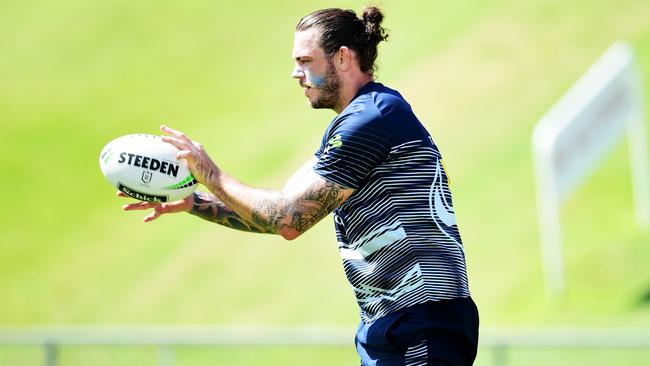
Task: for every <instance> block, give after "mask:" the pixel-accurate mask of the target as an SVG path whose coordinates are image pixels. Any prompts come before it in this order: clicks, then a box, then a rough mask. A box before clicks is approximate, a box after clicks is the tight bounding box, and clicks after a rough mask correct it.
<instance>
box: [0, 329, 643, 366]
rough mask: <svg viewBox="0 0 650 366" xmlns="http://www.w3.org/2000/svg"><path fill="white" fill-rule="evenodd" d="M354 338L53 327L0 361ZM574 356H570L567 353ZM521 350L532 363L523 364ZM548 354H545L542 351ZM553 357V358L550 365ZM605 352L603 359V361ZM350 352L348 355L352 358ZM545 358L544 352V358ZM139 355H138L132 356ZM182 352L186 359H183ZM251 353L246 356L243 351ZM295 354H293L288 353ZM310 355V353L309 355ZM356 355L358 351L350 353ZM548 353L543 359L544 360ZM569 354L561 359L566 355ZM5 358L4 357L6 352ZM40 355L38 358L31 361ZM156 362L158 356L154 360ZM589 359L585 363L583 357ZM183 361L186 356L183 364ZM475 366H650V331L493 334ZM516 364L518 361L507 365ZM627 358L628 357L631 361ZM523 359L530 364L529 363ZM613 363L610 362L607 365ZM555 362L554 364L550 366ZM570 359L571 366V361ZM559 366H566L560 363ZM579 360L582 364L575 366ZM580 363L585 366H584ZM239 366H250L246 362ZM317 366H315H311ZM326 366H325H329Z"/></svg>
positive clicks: (19, 343) (162, 354)
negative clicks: (91, 352)
mask: <svg viewBox="0 0 650 366" xmlns="http://www.w3.org/2000/svg"><path fill="white" fill-rule="evenodd" d="M353 335H354V330H353V329H349V328H320V327H318V328H315V327H309V328H272V329H262V328H214V327H165V326H152V327H48V328H4V329H0V356H1V355H2V349H5V350H7V349H11V348H12V347H13V348H19V347H25V348H26V350H25V352H24V353H25V354H31V361H25V358H21V357H14V358H13V361H12V360H11V357H9V358H8V359H7V360H5V361H4V362H3V360H2V358H1V357H0V365H2V366H5V365H7V366H13V365H14V364H15V365H27V364H30V365H31V364H34V365H37V364H38V365H45V366H67V365H69V364H73V365H74V364H80V365H95V364H102V362H100V361H97V360H96V361H88V360H87V359H86V360H84V359H83V358H84V357H85V356H83V352H82V353H79V350H84V349H85V350H88V349H94V350H97V349H98V348H106V347H122V348H129V349H130V350H131V351H130V352H131V356H130V357H131V359H130V360H127V361H124V362H120V361H118V360H116V359H115V357H113V358H111V359H109V360H105V361H104V363H106V364H110V365H118V364H128V365H131V364H133V365H142V364H146V363H150V364H154V365H158V366H175V365H177V364H192V365H194V364H202V363H205V364H211V365H214V364H216V365H220V364H224V365H226V364H229V363H226V362H227V361H223V362H219V361H214V360H213V361H206V360H205V359H204V360H203V362H199V361H197V360H198V359H195V360H194V361H192V357H191V356H187V354H188V352H187V349H193V350H194V352H195V353H194V355H196V349H197V348H204V350H207V349H212V348H215V347H216V348H228V347H244V348H247V349H252V348H255V347H268V346H271V348H273V347H294V348H300V347H305V346H306V347H316V348H320V347H339V348H342V349H346V350H348V351H349V350H350V349H352V339H353ZM71 348H74V349H76V350H77V351H78V353H79V354H80V355H81V356H78V357H77V359H76V361H75V360H71V359H70V357H68V359H67V360H65V359H64V358H63V357H61V356H62V350H66V349H71ZM138 348H139V349H141V351H142V350H144V349H146V350H147V351H146V352H147V354H148V356H147V358H149V359H150V358H153V359H154V360H153V361H147V362H144V361H142V360H139V361H138V359H137V357H135V356H133V355H134V354H135V353H137V352H135V351H134V350H135V349H138ZM569 349H571V350H573V351H572V352H570V353H566V352H565V351H564V350H569ZM522 350H525V352H524V354H526V352H527V353H528V356H521V352H522ZM544 350H545V351H544ZM549 350H552V351H551V352H553V354H555V356H554V357H550V358H549V357H548V352H549ZM598 350H600V352H601V353H598V352H599V351H598ZM612 350H617V351H624V350H631V352H628V353H627V354H626V355H625V356H624V357H619V358H618V360H619V361H612V354H613V352H612ZM348 351H346V352H348ZM540 351H541V352H540ZM134 352H135V353H134ZM183 352H184V353H183ZM245 352H247V351H245ZM291 352H295V351H291ZM310 352H312V351H310ZM352 352H353V351H352ZM544 352H546V354H545V353H544ZM563 352H564V353H563ZM5 353H6V352H5ZM35 353H38V354H39V356H38V357H36V356H34V354H35ZM152 353H153V354H155V355H152ZM586 354H590V355H591V358H589V360H587V361H585V360H586V359H585V357H584V355H586ZM178 355H184V356H183V357H181V358H182V360H183V361H182V362H179V361H180V360H177V356H178ZM479 355H480V356H481V355H482V357H479V359H478V361H477V364H481V365H483V364H485V365H495V366H504V365H516V364H526V365H530V364H535V362H537V363H539V364H553V365H554V366H558V365H559V364H564V363H563V362H561V361H567V362H569V363H567V364H581V363H582V364H585V365H587V364H589V365H594V364H603V365H610V364H613V363H619V364H634V365H650V329H629V328H628V329H593V328H591V329H571V328H553V329H551V328H546V329H505V328H498V329H497V328H488V329H483V330H482V331H481V340H480V352H479ZM510 356H516V357H510ZM628 356H631V358H630V357H628ZM526 357H528V358H530V359H531V360H534V362H533V361H527V360H526V359H527V358H526ZM608 357H609V358H608ZM554 358H555V359H556V361H553V359H554ZM569 359H573V360H572V361H568V360H569ZM557 360H561V361H560V363H558V361H557ZM576 360H578V361H576ZM579 360H583V361H579ZM242 364H248V362H244V361H242ZM310 364H312V363H310ZM323 364H328V363H327V362H325V363H323Z"/></svg>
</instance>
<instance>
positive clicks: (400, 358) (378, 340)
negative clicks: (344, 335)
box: [355, 297, 479, 366]
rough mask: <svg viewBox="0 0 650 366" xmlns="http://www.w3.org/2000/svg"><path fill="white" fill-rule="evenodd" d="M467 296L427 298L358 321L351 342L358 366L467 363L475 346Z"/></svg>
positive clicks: (474, 324) (475, 328) (471, 307)
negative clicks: (408, 305) (355, 349)
mask: <svg viewBox="0 0 650 366" xmlns="http://www.w3.org/2000/svg"><path fill="white" fill-rule="evenodd" d="M478 323H479V319H478V310H477V308H476V304H474V301H473V300H472V299H471V298H469V297H468V298H459V299H453V300H441V301H428V302H425V303H422V304H417V305H413V306H410V307H407V308H404V309H401V310H398V311H396V312H394V313H392V314H389V315H386V316H383V317H381V318H379V319H377V320H375V321H374V322H372V323H370V324H366V323H364V322H361V324H360V325H359V328H358V329H357V335H356V338H355V344H356V347H357V352H358V353H359V357H361V366H430V365H453V366H469V365H472V364H473V363H474V359H475V358H476V349H477V347H478Z"/></svg>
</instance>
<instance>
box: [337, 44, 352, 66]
mask: <svg viewBox="0 0 650 366" xmlns="http://www.w3.org/2000/svg"><path fill="white" fill-rule="evenodd" d="M353 61H354V54H353V53H352V50H350V49H349V48H348V47H346V46H341V48H339V51H338V52H337V53H336V55H334V63H335V64H336V65H337V66H338V68H339V70H341V71H348V70H349V69H350V67H351V66H352V62H353Z"/></svg>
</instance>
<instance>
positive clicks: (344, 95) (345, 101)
mask: <svg viewBox="0 0 650 366" xmlns="http://www.w3.org/2000/svg"><path fill="white" fill-rule="evenodd" d="M371 81H374V78H373V76H372V75H368V74H363V76H359V77H357V78H355V79H354V80H350V81H348V82H347V83H344V85H345V86H344V87H342V88H341V94H340V95H339V103H338V105H336V106H335V107H334V108H333V109H334V112H336V114H341V112H343V110H344V109H345V107H347V106H348V105H349V104H350V102H352V99H354V97H355V96H356V95H357V93H358V92H359V90H360V89H361V88H363V86H364V85H366V84H368V83H369V82H371Z"/></svg>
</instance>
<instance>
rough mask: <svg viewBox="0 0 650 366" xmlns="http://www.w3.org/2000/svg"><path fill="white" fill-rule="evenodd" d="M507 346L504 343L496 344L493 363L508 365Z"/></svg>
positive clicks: (501, 365)
mask: <svg viewBox="0 0 650 366" xmlns="http://www.w3.org/2000/svg"><path fill="white" fill-rule="evenodd" d="M506 352H507V346H506V345H505V344H503V343H500V344H497V345H495V346H494V352H492V355H493V359H492V364H493V365H494V366H506V362H507V358H506Z"/></svg>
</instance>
